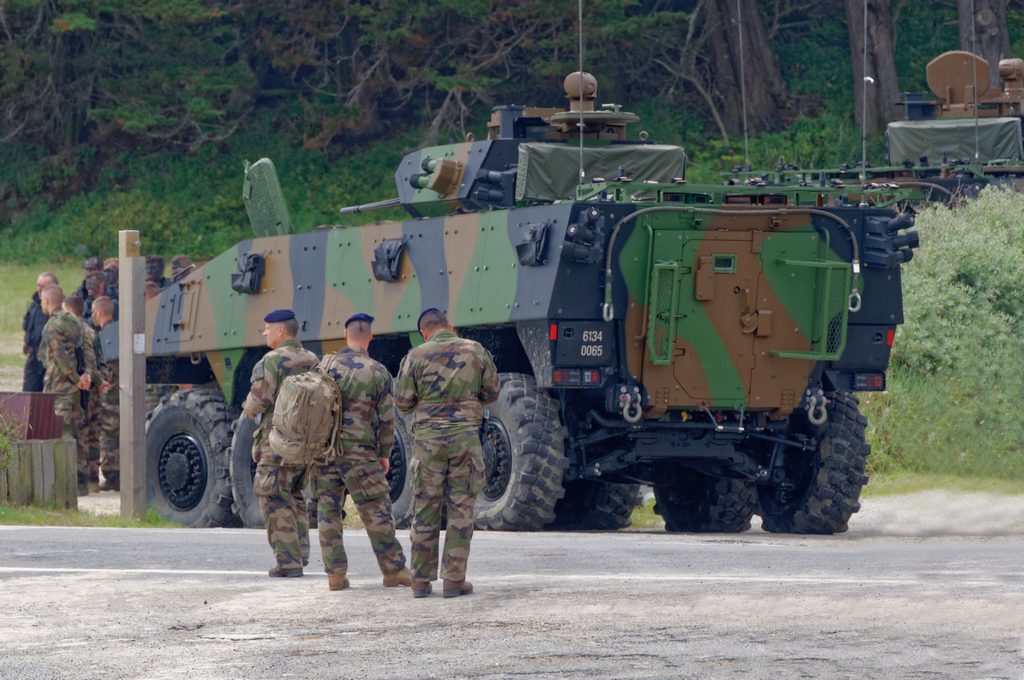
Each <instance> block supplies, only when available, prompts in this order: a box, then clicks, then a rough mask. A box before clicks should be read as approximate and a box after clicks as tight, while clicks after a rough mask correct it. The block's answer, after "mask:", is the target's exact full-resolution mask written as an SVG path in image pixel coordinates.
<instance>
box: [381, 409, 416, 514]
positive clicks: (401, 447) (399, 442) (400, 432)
mask: <svg viewBox="0 0 1024 680" xmlns="http://www.w3.org/2000/svg"><path fill="white" fill-rule="evenodd" d="M410 460H412V437H411V436H409V428H408V427H407V426H406V422H405V418H403V417H401V416H398V417H397V418H395V445H394V446H392V447H391V468H390V469H389V470H388V483H389V484H390V485H391V516H392V517H393V518H394V520H395V527H396V528H398V529H408V528H409V526H410V525H411V524H412V517H413V515H414V514H415V512H416V503H415V501H414V499H413V496H412V477H410V476H409V461H410Z"/></svg>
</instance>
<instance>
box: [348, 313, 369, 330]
mask: <svg viewBox="0 0 1024 680" xmlns="http://www.w3.org/2000/svg"><path fill="white" fill-rule="evenodd" d="M353 321H363V322H365V323H373V317H372V316H370V315H369V314H363V313H362V312H360V313H359V314H353V315H352V316H350V317H348V320H347V321H346V322H345V328H348V325H349V324H350V323H352V322H353Z"/></svg>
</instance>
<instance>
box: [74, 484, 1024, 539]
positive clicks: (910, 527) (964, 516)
mask: <svg viewBox="0 0 1024 680" xmlns="http://www.w3.org/2000/svg"><path fill="white" fill-rule="evenodd" d="M861 506H862V507H861V511H860V512H858V513H857V514H855V515H854V516H853V517H852V518H851V519H850V533H852V534H865V535H876V536H877V535H886V536H919V537H922V538H924V537H930V536H1016V535H1024V496H1004V495H998V494H990V493H953V492H950V491H941V490H937V491H921V492H918V493H912V494H906V495H902V496H883V497H878V498H866V499H862V500H861ZM78 507H79V509H80V510H87V511H89V512H94V513H97V514H108V515H116V514H117V513H118V512H120V507H121V505H120V497H119V496H118V494H117V493H115V492H113V491H108V492H104V493H94V494H89V496H87V497H82V498H79V499H78ZM751 525H752V526H751V529H750V531H748V532H746V533H745V534H743V535H744V536H751V535H759V534H760V535H763V532H762V531H761V520H760V518H758V517H756V516H755V517H754V518H753V520H752V521H751Z"/></svg>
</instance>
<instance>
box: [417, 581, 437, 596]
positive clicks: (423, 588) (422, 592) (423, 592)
mask: <svg viewBox="0 0 1024 680" xmlns="http://www.w3.org/2000/svg"><path fill="white" fill-rule="evenodd" d="M432 592H434V586H432V585H430V581H416V582H415V583H413V584H412V596H413V597H415V598H421V597H426V596H427V595H430V593H432Z"/></svg>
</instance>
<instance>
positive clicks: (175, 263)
mask: <svg viewBox="0 0 1024 680" xmlns="http://www.w3.org/2000/svg"><path fill="white" fill-rule="evenodd" d="M191 266H192V258H191V257H189V256H188V255H175V256H174V257H172V258H171V281H177V280H178V278H179V277H178V274H181V273H182V272H187V271H188V269H189V267H191ZM184 276H185V275H184V274H182V277H184Z"/></svg>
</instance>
